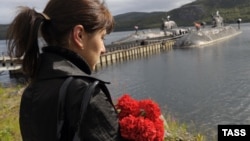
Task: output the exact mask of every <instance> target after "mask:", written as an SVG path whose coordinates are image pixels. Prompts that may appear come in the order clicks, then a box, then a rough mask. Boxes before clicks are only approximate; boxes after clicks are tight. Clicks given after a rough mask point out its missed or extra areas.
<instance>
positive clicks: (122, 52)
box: [96, 40, 175, 70]
mask: <svg viewBox="0 0 250 141" xmlns="http://www.w3.org/2000/svg"><path fill="white" fill-rule="evenodd" d="M174 43H175V40H168V41H164V42H155V43H150V44H148V45H138V46H134V47H123V46H119V47H117V48H116V50H112V51H110V52H107V53H105V54H103V55H101V56H100V59H99V62H98V63H97V66H96V69H97V70H98V69H99V68H100V67H104V66H107V65H111V64H114V63H116V62H123V61H127V60H131V59H136V58H141V57H146V56H149V55H152V54H156V53H160V52H162V51H168V50H171V49H172V46H173V44H174Z"/></svg>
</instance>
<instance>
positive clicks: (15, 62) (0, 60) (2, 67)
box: [0, 53, 22, 74]
mask: <svg viewBox="0 0 250 141" xmlns="http://www.w3.org/2000/svg"><path fill="white" fill-rule="evenodd" d="M21 64H22V60H21V59H18V58H12V57H9V56H7V55H4V53H2V55H1V56H0V72H3V71H9V72H10V74H12V73H20V72H21V66H22V65H21Z"/></svg>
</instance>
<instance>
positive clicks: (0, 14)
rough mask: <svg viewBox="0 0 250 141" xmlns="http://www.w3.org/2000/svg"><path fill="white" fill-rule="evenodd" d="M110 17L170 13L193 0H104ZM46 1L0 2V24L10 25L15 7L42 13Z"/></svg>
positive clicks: (12, 0) (16, 0)
mask: <svg viewBox="0 0 250 141" xmlns="http://www.w3.org/2000/svg"><path fill="white" fill-rule="evenodd" d="M105 1H106V4H107V6H108V8H109V9H110V11H111V13H112V15H114V16H115V15H118V14H123V13H127V12H153V11H166V12H167V11H170V10H172V9H175V8H178V7H180V6H182V5H184V4H187V3H190V2H192V1H195V0H105ZM47 2H48V0H0V24H8V23H10V22H11V21H12V20H13V18H14V16H15V14H16V7H17V6H29V7H31V8H35V9H36V10H37V11H38V12H42V11H43V9H44V7H45V5H46V3H47Z"/></svg>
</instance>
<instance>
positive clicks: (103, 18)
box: [42, 0, 114, 46]
mask: <svg viewBox="0 0 250 141" xmlns="http://www.w3.org/2000/svg"><path fill="white" fill-rule="evenodd" d="M43 13H45V14H46V15H48V17H50V19H51V20H50V21H48V22H46V23H45V24H44V25H43V26H42V34H43V36H44V38H45V40H46V41H47V42H48V43H49V44H62V43H64V44H65V41H66V40H65V39H68V35H69V33H70V32H71V30H72V29H73V27H74V26H75V25H83V27H84V30H85V32H87V33H94V32H96V31H97V30H103V29H106V30H107V33H110V32H111V30H112V29H113V25H114V21H113V16H112V15H111V14H110V12H109V10H108V9H107V8H106V7H105V5H104V3H103V2H100V1H99V0H50V1H49V3H48V4H47V6H46V7H45V9H44V11H43ZM64 44H63V45H62V46H64ZM66 44H67V43H66Z"/></svg>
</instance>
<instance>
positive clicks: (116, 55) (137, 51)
mask: <svg viewBox="0 0 250 141" xmlns="http://www.w3.org/2000/svg"><path fill="white" fill-rule="evenodd" d="M174 43H175V40H165V41H158V42H157V41H155V42H151V43H147V44H141V43H140V44H133V45H131V44H128V45H115V46H112V48H107V50H108V51H107V52H106V53H105V54H102V55H101V56H100V59H99V61H98V63H97V66H96V71H97V70H98V69H99V68H101V67H105V66H107V65H111V64H114V63H116V62H123V61H127V60H132V59H136V58H142V57H146V56H149V55H152V54H156V53H160V52H162V51H168V50H171V49H172V46H173V44H174ZM0 63H1V64H0V72H2V71H9V72H10V74H14V73H20V72H21V64H22V59H17V58H11V57H8V56H6V55H1V56H0Z"/></svg>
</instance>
